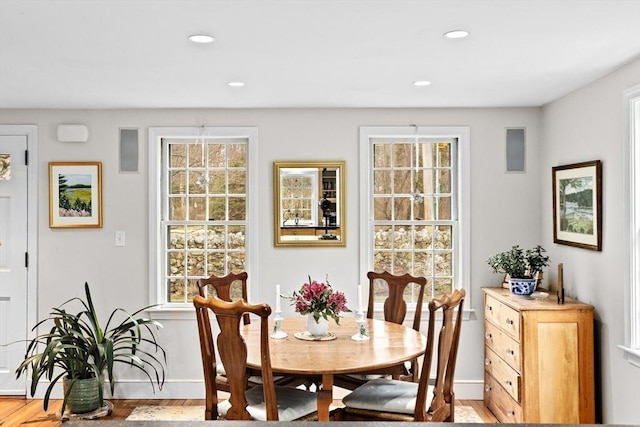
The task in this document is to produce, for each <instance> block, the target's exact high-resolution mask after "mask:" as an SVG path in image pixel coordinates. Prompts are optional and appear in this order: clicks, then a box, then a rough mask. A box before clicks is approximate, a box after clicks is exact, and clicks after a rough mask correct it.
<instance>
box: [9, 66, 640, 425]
mask: <svg viewBox="0 0 640 427" xmlns="http://www.w3.org/2000/svg"><path fill="white" fill-rule="evenodd" d="M634 67H635V68H634ZM634 72H635V81H636V82H637V80H638V79H637V76H638V63H635V65H634V66H633V67H628V68H625V69H624V70H621V71H619V72H616V73H614V74H613V75H612V76H609V77H606V78H605V79H603V80H602V81H598V82H596V83H594V84H592V85H589V86H588V87H586V88H584V89H582V90H581V91H578V92H576V93H575V94H572V95H570V96H568V97H566V98H564V99H562V100H559V101H557V102H554V103H552V104H551V105H549V106H547V107H545V108H542V109H541V108H503V109H291V110H289V109H273V110H240V109H236V110H218V109H216V110H206V109H198V110H190V109H182V110H2V111H0V123H2V124H36V125H38V128H39V164H38V165H36V166H35V167H37V168H38V172H39V195H38V196H39V197H38V198H39V200H40V205H39V209H38V211H39V220H38V224H37V226H38V239H39V245H40V246H39V254H38V256H39V271H38V276H39V283H38V307H37V311H38V315H39V316H44V315H46V313H47V312H48V309H49V308H50V307H51V306H53V305H57V304H58V303H60V302H62V301H65V300H66V299H68V298H69V297H70V296H73V295H76V294H78V293H80V292H81V289H82V284H83V283H84V282H85V281H88V282H89V284H90V285H91V286H92V290H93V293H94V294H95V295H96V296H99V297H100V299H99V301H98V303H97V305H98V310H99V311H101V312H103V313H105V314H106V313H107V312H109V311H110V310H111V308H112V307H114V306H122V307H125V308H131V309H134V308H138V307H140V306H143V305H146V304H147V303H148V281H149V277H148V249H147V239H148V231H147V223H148V220H147V218H148V203H147V197H146V194H147V161H148V158H147V152H148V150H147V129H148V127H153V126H201V125H203V124H205V125H206V126H257V127H258V135H259V136H258V139H259V149H258V158H259V160H258V171H257V173H258V174H259V181H260V183H261V188H260V192H259V194H257V195H254V196H252V200H253V201H254V202H255V203H257V204H258V206H259V211H260V212H261V214H260V217H259V219H258V221H257V224H256V230H257V231H258V233H257V234H258V235H257V236H253V237H254V238H256V239H257V240H258V248H257V257H258V260H257V269H256V270H255V271H254V272H253V273H252V274H251V276H250V282H251V287H252V290H251V297H250V298H251V300H253V301H265V302H269V303H272V304H273V303H274V301H273V299H274V298H273V295H274V287H275V284H276V283H280V284H281V286H282V292H283V293H290V292H291V291H293V290H294V289H296V288H298V287H299V285H300V284H301V283H302V281H304V279H305V278H306V277H307V275H308V274H311V275H312V276H313V277H323V276H324V274H329V277H330V279H331V281H332V284H333V285H334V286H336V287H337V288H342V287H344V288H348V289H349V291H346V290H345V292H346V293H347V298H349V299H351V300H352V301H355V299H356V295H355V290H356V287H355V284H357V283H364V278H363V277H361V276H360V272H359V271H358V266H359V261H358V260H359V256H360V250H359V248H358V242H359V240H360V239H359V226H358V225H359V221H360V218H359V207H358V206H359V205H358V200H359V197H360V186H359V182H358V176H359V159H358V128H359V126H378V125H379V126H392V125H403V126H406V125H410V124H417V125H452V126H469V127H470V129H471V171H470V173H471V228H472V229H471V251H470V252H471V263H470V264H471V274H470V277H471V283H470V288H471V295H470V298H469V303H470V304H469V305H468V307H469V308H470V309H471V310H473V311H472V313H471V318H470V320H469V321H467V322H466V323H465V324H464V325H463V335H462V342H461V348H460V357H459V359H458V363H459V365H458V368H457V372H456V382H457V385H456V393H457V397H458V398H463V399H465V398H471V399H481V398H482V381H483V334H482V320H483V319H482V307H483V304H482V293H481V291H480V288H481V287H483V286H496V285H498V282H499V281H500V277H498V275H494V274H492V273H491V272H489V270H488V267H487V265H486V263H485V260H486V258H487V257H488V256H489V255H492V254H494V253H496V252H498V251H501V250H504V249H505V248H508V247H510V246H511V245H512V244H516V243H517V244H520V245H522V246H531V245H534V244H537V243H542V244H543V246H545V247H546V248H547V249H549V252H550V254H551V258H552V261H553V266H552V268H551V270H550V272H549V276H550V277H549V278H548V279H545V280H548V281H549V282H548V284H551V285H553V280H554V277H553V271H554V269H555V265H556V264H557V262H564V264H565V276H566V282H567V292H568V294H569V295H570V296H575V297H578V298H580V299H583V300H585V301H586V302H590V303H592V304H594V305H595V306H596V312H597V315H598V318H599V323H598V331H599V337H600V338H599V339H600V341H599V350H598V353H601V356H600V357H601V359H602V360H601V362H602V364H603V367H602V373H601V375H600V378H601V379H600V384H599V386H600V387H601V390H602V394H603V406H604V408H605V409H604V413H605V419H604V421H605V422H609V423H622V422H636V423H637V422H638V421H640V417H638V407H639V406H640V405H637V402H635V400H634V399H635V397H634V396H638V395H640V393H639V392H638V391H639V390H638V387H639V386H638V385H637V384H640V381H635V384H636V385H633V386H632V385H630V384H631V382H630V381H624V380H625V379H630V378H632V377H633V378H635V379H636V380H637V379H638V376H639V374H638V372H639V370H638V369H634V368H631V367H630V366H629V365H628V364H626V362H624V361H623V359H622V355H621V353H620V351H618V350H617V349H616V347H615V346H616V345H617V344H620V343H622V331H623V327H622V325H623V324H622V283H620V282H621V281H620V277H621V273H620V272H619V271H616V268H615V267H618V268H617V270H619V269H620V265H619V261H618V260H616V253H617V252H615V251H618V252H619V250H620V249H619V248H621V239H622V236H621V235H620V234H621V231H620V228H621V224H620V220H619V219H617V218H616V217H615V212H617V211H619V209H620V207H621V199H620V198H621V197H622V195H621V194H619V193H617V194H616V192H615V188H616V185H615V180H616V179H617V180H620V179H621V177H620V175H619V174H620V169H621V167H620V163H621V161H622V159H621V151H622V150H621V138H622V136H621V135H622V133H621V118H620V114H621V113H620V111H621V91H622V89H624V88H625V87H627V86H630V85H631V83H633V80H634ZM603 103H604V104H603ZM603 116H604V118H602V117H603ZM63 123H82V124H86V125H87V126H88V127H89V130H90V137H89V141H88V142H87V143H83V144H77V143H59V142H57V141H56V138H55V131H56V127H57V125H58V124H63ZM122 127H138V128H140V130H141V133H140V134H141V144H140V145H141V147H140V148H141V151H140V173H138V174H120V173H118V129H119V128H122ZM507 127H526V129H527V137H526V138H527V139H526V144H527V159H526V161H527V163H526V170H527V172H526V173H523V174H513V173H512V174H506V173H505V172H504V171H505V155H504V148H505V128H507ZM542 130H544V138H543V137H542V135H541V134H542ZM543 141H544V143H543ZM565 145H566V146H565ZM543 148H544V149H543ZM578 148H579V151H578V150H577V149H578ZM576 153H577V154H576ZM597 158H599V159H601V160H603V162H604V167H605V169H604V170H605V179H604V182H605V189H604V195H605V215H604V218H605V227H604V232H605V249H604V251H603V252H602V253H596V252H590V251H585V250H581V249H575V248H569V247H560V246H557V245H554V244H553V242H552V230H551V225H550V220H551V217H550V214H549V213H550V212H551V207H550V203H551V195H550V193H551V190H550V188H551V184H550V171H551V166H553V165H556V164H564V163H569V162H574V161H581V160H590V159H597ZM322 159H338V160H346V162H347V177H346V179H347V182H346V184H347V200H348V201H347V211H346V214H347V227H348V232H347V247H346V248H320V249H315V248H310V249H297V248H293V249H290V248H275V247H274V246H273V236H272V233H273V231H272V230H273V224H272V221H273V206H272V176H271V171H272V162H273V161H276V160H322ZM61 160H93V161H95V160H99V161H102V162H103V191H104V195H103V200H104V226H103V228H102V229H85V230H82V229H73V230H61V229H50V228H49V227H48V169H47V163H48V162H49V161H61ZM523 205H524V206H528V207H529V208H526V209H520V208H518V215H513V206H523ZM616 206H617V207H616ZM116 230H124V231H126V233H127V235H126V246H125V247H115V243H114V240H115V238H114V233H115V231H116ZM69 254H72V255H73V256H68V255H69ZM579 268H582V270H580V271H579V272H578V269H579ZM578 283H579V285H578ZM603 284H606V286H603ZM612 291H613V292H612ZM605 296H607V297H606V298H605ZM283 309H290V308H289V307H288V306H287V305H286V304H284V306H283ZM290 313H292V311H290V312H289V314H290ZM162 322H163V324H164V325H165V329H164V330H163V332H162V333H161V339H162V340H163V341H164V343H165V344H166V346H167V348H168V349H169V354H168V358H169V362H168V381H167V384H166V386H165V388H164V389H163V391H162V392H160V393H156V394H155V395H153V394H152V393H151V388H150V387H149V385H148V384H147V383H144V382H142V383H141V382H140V377H139V376H137V374H136V373H135V372H131V371H125V372H124V373H123V375H122V376H121V377H120V378H121V379H123V383H122V384H119V385H118V387H117V389H116V390H117V391H116V394H117V396H120V397H123V396H124V397H127V398H180V397H192V398H198V397H203V396H204V388H203V386H202V384H201V376H202V374H201V366H200V358H199V350H198V344H197V331H196V325H195V321H194V320H192V319H191V318H190V317H189V316H187V318H186V319H183V318H181V317H180V316H174V317H173V318H169V319H165V320H162ZM354 356H355V355H354ZM632 402H633V403H635V405H633V404H632Z"/></svg>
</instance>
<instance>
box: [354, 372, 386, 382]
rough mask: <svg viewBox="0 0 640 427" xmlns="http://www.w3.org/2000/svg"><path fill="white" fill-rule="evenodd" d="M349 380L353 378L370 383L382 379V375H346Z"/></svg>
mask: <svg viewBox="0 0 640 427" xmlns="http://www.w3.org/2000/svg"><path fill="white" fill-rule="evenodd" d="M347 376H348V377H349V378H353V379H354V380H360V381H371V380H376V379H378V378H383V377H384V375H380V374H347Z"/></svg>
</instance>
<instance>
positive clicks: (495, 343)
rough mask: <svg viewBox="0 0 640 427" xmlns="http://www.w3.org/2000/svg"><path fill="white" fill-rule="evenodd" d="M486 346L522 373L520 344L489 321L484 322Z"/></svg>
mask: <svg viewBox="0 0 640 427" xmlns="http://www.w3.org/2000/svg"><path fill="white" fill-rule="evenodd" d="M484 344H485V345H486V346H487V347H489V348H490V349H491V350H493V351H494V352H495V353H496V354H497V355H498V356H500V358H501V359H502V360H504V361H505V362H507V364H508V365H509V366H511V367H512V368H513V369H515V370H516V371H518V372H522V365H521V357H520V343H518V342H517V341H516V340H514V339H513V338H511V337H510V336H509V335H507V334H506V333H505V332H504V331H503V330H502V329H500V328H498V327H497V326H496V325H494V324H493V323H491V322H489V321H485V322H484Z"/></svg>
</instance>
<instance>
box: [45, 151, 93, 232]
mask: <svg viewBox="0 0 640 427" xmlns="http://www.w3.org/2000/svg"><path fill="white" fill-rule="evenodd" d="M49 227H51V228H102V163H101V162H49Z"/></svg>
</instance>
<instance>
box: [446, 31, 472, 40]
mask: <svg viewBox="0 0 640 427" xmlns="http://www.w3.org/2000/svg"><path fill="white" fill-rule="evenodd" d="M468 35H469V31H465V30H453V31H448V32H446V33H444V36H445V37H446V38H448V39H463V38H465V37H467V36H468Z"/></svg>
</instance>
